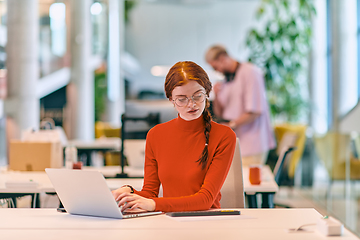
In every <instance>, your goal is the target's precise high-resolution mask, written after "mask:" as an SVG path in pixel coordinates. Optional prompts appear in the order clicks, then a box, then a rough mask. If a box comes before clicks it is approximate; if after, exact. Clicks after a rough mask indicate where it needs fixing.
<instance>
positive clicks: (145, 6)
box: [0, 0, 360, 236]
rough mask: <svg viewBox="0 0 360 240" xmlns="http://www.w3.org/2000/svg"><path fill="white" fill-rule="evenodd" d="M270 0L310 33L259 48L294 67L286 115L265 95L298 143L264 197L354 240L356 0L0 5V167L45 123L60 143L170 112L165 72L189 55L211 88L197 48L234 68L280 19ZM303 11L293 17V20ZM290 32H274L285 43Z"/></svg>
mask: <svg viewBox="0 0 360 240" xmlns="http://www.w3.org/2000/svg"><path fill="white" fill-rule="evenodd" d="M266 2H270V3H272V4H273V5H272V4H269V3H266ZM281 2H290V3H291V2H292V3H291V4H290V3H289V5H291V6H290V7H289V9H288V11H290V13H291V12H292V11H293V12H295V13H298V14H299V15H296V14H295V15H294V16H296V17H295V18H294V19H293V24H294V25H293V26H292V27H293V31H295V32H296V33H298V34H300V35H301V34H308V37H309V38H308V39H307V40H306V39H305V40H304V42H300V43H298V46H296V49H294V46H290V47H288V46H287V44H288V43H287V41H286V40H284V38H280V39H279V41H278V42H275V41H274V42H272V43H271V44H273V45H271V44H270V45H267V46H266V48H274V49H275V50H274V52H275V53H276V51H277V50H276V48H279V49H280V50H278V52H281V51H284V52H289V55H286V54H285V55H284V56H285V57H284V58H283V59H279V58H278V60H279V61H280V62H281V64H283V65H284V67H283V69H285V70H286V69H290V68H287V67H286V65H288V66H292V65H291V64H292V63H293V62H296V63H298V65H299V69H301V72H300V73H296V75H297V76H296V77H295V76H294V75H292V73H293V72H291V71H290V72H286V73H285V75H286V74H287V76H288V79H289V81H290V82H292V85H294V84H296V88H295V89H294V88H293V89H291V84H290V85H288V86H289V88H285V89H284V88H283V89H282V91H285V92H286V93H285V94H287V96H289V97H290V98H289V99H295V100H294V101H298V100H299V101H301V104H300V105H301V107H299V108H297V109H296V110H295V112H296V113H295V114H293V115H294V116H295V117H292V118H289V117H287V115H286V113H287V112H286V111H285V110H286V106H285V103H286V101H287V100H288V99H280V100H279V102H277V100H276V99H275V100H274V99H273V98H271V96H272V97H273V96H280V95H281V94H282V93H281V92H274V91H275V90H276V89H278V90H279V91H280V89H281V88H276V87H273V88H269V89H267V90H268V98H269V102H270V103H271V104H272V113H273V116H272V123H273V126H274V129H275V133H276V137H277V140H278V146H281V144H280V143H281V139H283V142H284V141H285V140H284V139H286V137H284V136H289V134H286V133H291V134H293V135H295V140H294V142H293V144H294V145H295V146H296V147H297V152H294V153H293V155H292V156H290V157H289V159H288V169H289V172H288V176H287V179H288V180H289V181H288V183H286V184H284V185H285V186H281V187H280V191H279V192H278V193H277V194H276V195H275V202H278V203H282V204H283V205H287V206H290V207H315V208H316V209H318V210H319V211H320V212H323V213H324V214H329V215H333V216H335V217H337V218H339V219H340V220H341V221H343V222H344V224H345V226H346V227H347V228H348V229H350V230H351V231H353V232H355V233H356V234H357V235H358V236H360V218H359V217H358V216H360V215H359V209H360V194H359V193H360V191H359V190H360V183H359V180H360V136H359V134H360V124H359V122H360V104H359V97H360V74H359V69H360V36H359V34H360V1H359V0H294V1H291V0H289V1H277V0H269V1H262V0H27V1H24V0H0V166H6V165H7V164H8V147H9V141H10V140H11V139H20V137H21V132H22V131H24V130H27V129H35V130H38V129H39V128H40V122H41V121H43V120H46V119H52V121H53V122H54V124H55V125H56V126H58V127H61V128H62V129H63V130H64V132H65V134H66V138H67V139H68V140H72V139H76V140H82V141H91V140H93V139H95V137H101V136H102V135H107V134H104V133H99V129H97V128H96V126H98V128H101V127H103V128H107V129H108V130H109V129H110V130H111V129H112V130H113V131H115V132H117V133H119V129H120V128H121V115H122V114H124V113H125V114H127V115H130V116H140V117H142V116H145V115H146V114H148V113H151V112H158V113H159V114H160V122H165V121H168V120H170V119H172V118H174V117H176V113H175V112H174V109H173V107H172V105H171V103H169V102H168V100H167V99H166V98H165V95H164V91H163V83H164V78H165V75H166V73H167V70H168V69H169V67H170V66H172V65H173V64H174V63H176V62H177V61H181V60H191V61H194V62H196V63H198V64H199V65H201V66H202V67H203V68H204V69H205V70H206V71H207V72H208V74H209V77H210V79H211V81H212V82H213V83H215V82H217V81H220V80H221V79H222V76H221V75H219V74H218V73H216V72H214V71H213V70H212V69H211V67H210V66H209V65H208V64H207V63H206V62H205V60H204V54H205V51H206V49H207V48H208V47H209V46H211V45H212V44H215V43H220V44H223V45H224V46H226V47H227V48H228V49H229V52H230V54H231V55H232V56H234V57H235V58H237V59H238V60H239V61H248V60H249V59H253V58H254V56H253V53H254V52H256V49H255V50H254V48H253V49H252V48H251V47H252V45H251V41H250V40H251V39H250V37H249V36H251V32H253V33H254V31H255V32H257V33H262V34H263V35H261V34H260V35H258V37H259V38H258V40H259V39H268V38H269V36H266V33H269V32H273V33H274V37H276V36H277V35H276V34H275V33H278V31H279V26H280V22H279V26H273V25H274V23H276V21H278V20H279V19H281V17H280V18H279V17H278V16H277V15H276V11H275V12H274V11H272V10H271V7H274V6H275V7H276V6H278V7H279V8H281V7H282V6H281ZM300 3H301V4H300ZM309 9H310V10H311V11H312V14H310V15H309V16H308V17H309V19H305V20H308V21H304V19H301V18H300V17H299V16H301V13H302V12H306V11H308V10H309ZM313 10H314V11H313ZM262 12H265V16H263V17H260V18H259V17H257V15H259V14H260V15H261V13H262ZM290 15H291V14H290ZM306 16H307V15H305V18H306ZM302 17H303V18H304V15H302ZM284 21H286V19H285V20H284ZM290 22H291V21H290ZM269 23H272V24H270V25H269ZM306 23H309V24H310V29H309V30H310V31H311V34H310V33H309V32H307V29H305V31H304V28H305V27H306ZM275 25H276V24H275ZM267 27H269V28H270V30H269V29H268V31H267V30H266V28H267ZM290 27H291V26H290V25H289V26H285V27H283V29H285V30H286V29H287V30H288V31H283V32H282V34H283V35H282V37H283V36H285V38H286V36H287V34H288V37H289V38H290V37H291V36H294V35H291V34H293V33H291V31H292V30H291V29H290ZM264 34H265V35H264ZM295 35H296V34H295ZM253 36H254V35H253ZM249 39H250V40H249ZM292 51H299V52H300V54H298V55H296V54H295V55H292V54H291V53H292ZM302 51H303V52H302ZM275 53H274V54H275ZM275 55H276V54H275ZM275 55H274V56H275ZM303 55H305V57H304V56H303ZM291 56H295V57H291ZM299 56H300V57H303V58H301V59H298V57H299ZM275 65H276V64H274V65H273V66H275ZM262 67H263V68H266V66H265V65H264V66H262ZM281 76H283V75H281V74H279V76H278V78H279V79H278V81H280V82H281V81H285V80H284V79H283V78H282V77H281ZM274 79H275V77H274ZM275 82H276V81H275ZM267 86H268V85H267ZM283 86H284V87H286V85H283ZM295 95H296V96H298V98H291V97H292V96H295ZM281 96H282V95H281ZM273 100H274V101H273ZM280 102H282V104H283V105H284V108H281V110H280V113H279V110H278V111H277V108H276V106H277V105H276V104H280ZM295 105H296V104H295ZM295 105H291V103H290V105H289V106H290V108H292V107H291V106H295ZM291 110H294V109H290V110H289V109H288V112H289V114H290V113H291ZM130 127H131V126H130ZM132 127H133V128H135V130H136V128H137V127H138V128H140V130H142V128H143V126H141V125H136V124H135V125H133V126H132ZM145 128H146V127H145ZM97 130H98V132H97ZM109 132H111V131H109ZM291 134H290V136H291ZM110 135H111V134H110V133H109V136H108V137H113V136H110ZM113 135H114V134H113ZM115 136H118V135H117V134H116V133H115ZM103 137H104V136H103ZM289 141H290V140H289ZM277 150H278V149H277ZM276 154H277V151H276V149H275V150H274V151H273V152H272V153H271V154H270V155H269V159H268V160H269V164H270V165H271V164H272V165H274V159H275V160H276V159H277V155H276ZM0 174H1V173H0ZM279 205H281V204H279Z"/></svg>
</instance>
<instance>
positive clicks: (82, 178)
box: [45, 168, 162, 219]
mask: <svg viewBox="0 0 360 240" xmlns="http://www.w3.org/2000/svg"><path fill="white" fill-rule="evenodd" d="M45 171H46V173H47V175H48V177H49V179H50V181H51V183H52V184H53V186H54V188H55V191H56V193H57V194H58V196H59V198H60V200H61V202H62V203H63V205H64V207H65V209H66V211H67V212H68V213H70V214H76V215H86V216H95V217H107V218H119V219H121V218H133V217H142V216H149V215H155V214H161V213H162V212H140V213H133V212H132V213H122V212H121V209H120V208H119V207H118V205H117V203H116V201H115V199H114V197H113V195H112V193H111V191H110V189H109V187H108V186H107V184H106V181H105V178H104V176H103V175H102V174H101V173H100V172H98V171H81V170H72V169H55V168H46V169H45Z"/></svg>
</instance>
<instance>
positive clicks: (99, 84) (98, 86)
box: [94, 70, 107, 121]
mask: <svg viewBox="0 0 360 240" xmlns="http://www.w3.org/2000/svg"><path fill="white" fill-rule="evenodd" d="M106 81H107V77H106V71H104V70H102V71H96V72H95V81H94V83H95V93H94V94H95V121H101V116H102V115H103V114H104V112H105V109H106V99H107V97H106V94H107V82H106Z"/></svg>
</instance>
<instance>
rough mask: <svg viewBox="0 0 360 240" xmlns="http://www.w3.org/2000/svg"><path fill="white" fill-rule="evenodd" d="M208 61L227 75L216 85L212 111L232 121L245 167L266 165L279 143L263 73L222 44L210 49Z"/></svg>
mask: <svg viewBox="0 0 360 240" xmlns="http://www.w3.org/2000/svg"><path fill="white" fill-rule="evenodd" d="M205 60H206V62H207V63H208V64H210V65H211V66H212V67H213V69H214V70H216V71H218V72H221V73H222V74H224V76H225V80H224V81H223V82H221V83H217V84H215V86H214V93H215V99H214V102H213V107H214V109H213V110H214V113H215V115H217V116H219V117H220V118H222V119H225V120H229V122H228V123H227V124H228V125H229V126H230V127H231V128H232V129H233V130H234V131H235V133H236V136H237V137H238V138H239V140H240V148H241V155H242V160H243V165H251V164H264V163H265V161H266V158H267V155H268V152H269V150H270V149H273V148H275V146H276V143H275V138H274V133H273V129H272V126H271V123H270V114H269V107H268V103H267V100H266V91H265V83H264V77H263V73H262V71H261V70H260V69H259V68H258V67H256V66H255V65H253V64H251V63H248V62H242V63H239V62H238V61H236V60H235V59H234V58H232V57H231V56H229V55H228V53H227V51H226V49H225V48H224V47H223V46H221V45H214V46H212V47H210V48H209V49H208V50H207V52H206V55H205Z"/></svg>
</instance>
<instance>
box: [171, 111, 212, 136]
mask: <svg viewBox="0 0 360 240" xmlns="http://www.w3.org/2000/svg"><path fill="white" fill-rule="evenodd" d="M176 124H177V126H178V127H179V129H181V130H183V131H190V132H197V131H204V128H205V124H204V119H203V116H202V115H200V117H198V118H197V119H194V120H190V121H186V120H184V119H182V118H181V117H180V115H179V114H178V117H177V119H176Z"/></svg>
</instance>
